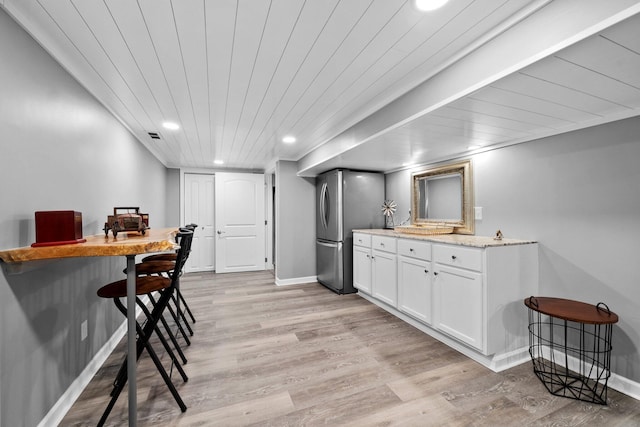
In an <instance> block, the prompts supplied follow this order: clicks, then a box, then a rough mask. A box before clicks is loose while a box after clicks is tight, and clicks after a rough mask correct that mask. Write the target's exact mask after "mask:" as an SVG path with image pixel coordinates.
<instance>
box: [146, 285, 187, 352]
mask: <svg viewBox="0 0 640 427" xmlns="http://www.w3.org/2000/svg"><path fill="white" fill-rule="evenodd" d="M149 297H150V298H149V299H150V300H151V303H152V304H156V302H155V300H154V299H153V297H151V296H149ZM172 298H173V296H172ZM167 311H168V312H169V314H171V317H172V318H173V320H174V321H175V322H176V324H177V325H178V332H180V333H181V334H182V336H183V337H184V340H185V342H186V343H187V345H191V341H190V340H189V338H187V335H186V333H185V332H184V329H182V324H181V322H179V321H178V317H177V316H176V313H175V312H174V311H173V308H172V307H171V305H169V304H167ZM165 328H167V332H168V333H169V335H170V336H173V337H174V338H173V340H172V342H174V345H176V346H177V348H180V346H179V345H178V343H177V341H174V340H175V335H173V333H172V332H171V329H170V328H169V325H166V321H165ZM191 335H193V334H191ZM185 363H186V362H185Z"/></svg>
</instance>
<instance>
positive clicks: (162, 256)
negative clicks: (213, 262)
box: [136, 223, 198, 335]
mask: <svg viewBox="0 0 640 427" xmlns="http://www.w3.org/2000/svg"><path fill="white" fill-rule="evenodd" d="M183 228H186V229H187V230H191V231H193V232H195V229H196V228H198V224H194V223H191V224H187V225H185V226H184V227H183ZM181 229H182V228H181ZM189 253H191V248H189ZM175 259H176V254H173V253H170V254H155V255H149V256H147V257H145V258H143V259H142V262H141V263H140V264H139V266H141V264H144V263H148V262H150V261H175ZM136 268H137V267H136ZM141 268H144V267H141ZM150 268H151V267H150ZM136 271H137V270H136ZM178 301H179V302H178ZM174 303H175V304H176V307H178V308H179V307H180V305H182V306H183V307H184V309H185V311H186V312H187V314H188V315H189V317H190V318H191V323H196V318H195V316H194V315H193V312H192V311H191V308H190V307H189V304H187V301H186V300H185V299H184V296H183V295H182V292H181V291H180V287H178V288H177V289H176V295H175V296H174ZM178 312H179V313H180V315H181V317H182V318H183V320H184V321H185V324H186V326H187V329H189V334H190V335H193V330H192V329H191V327H190V326H189V324H188V322H187V320H186V318H185V316H184V313H183V312H182V311H181V310H178Z"/></svg>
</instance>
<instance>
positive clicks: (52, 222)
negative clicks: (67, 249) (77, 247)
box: [31, 211, 86, 248]
mask: <svg viewBox="0 0 640 427" xmlns="http://www.w3.org/2000/svg"><path fill="white" fill-rule="evenodd" d="M83 242H86V239H84V238H82V212H76V211H39V212H36V242H35V243H33V244H32V245H31V246H32V247H34V248H36V247H39V246H54V245H68V244H72V243H83Z"/></svg>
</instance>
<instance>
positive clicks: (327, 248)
mask: <svg viewBox="0 0 640 427" xmlns="http://www.w3.org/2000/svg"><path fill="white" fill-rule="evenodd" d="M316 193H317V211H316V268H317V271H318V282H320V283H322V284H323V285H324V286H326V287H327V288H329V289H331V290H333V291H335V292H337V293H339V294H348V293H353V292H356V291H357V290H356V289H355V288H354V287H353V272H352V266H353V229H359V228H382V227H383V226H384V215H383V214H382V211H381V207H382V203H383V202H384V175H383V174H381V173H375V172H357V171H350V170H344V169H336V170H332V171H329V172H326V173H324V174H322V175H320V176H319V177H317V179H316Z"/></svg>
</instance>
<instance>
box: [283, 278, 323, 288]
mask: <svg viewBox="0 0 640 427" xmlns="http://www.w3.org/2000/svg"><path fill="white" fill-rule="evenodd" d="M317 281H318V276H308V277H294V278H293V279H279V278H277V277H276V280H275V282H276V285H277V286H290V285H301V284H305V283H316V282H317Z"/></svg>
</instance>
